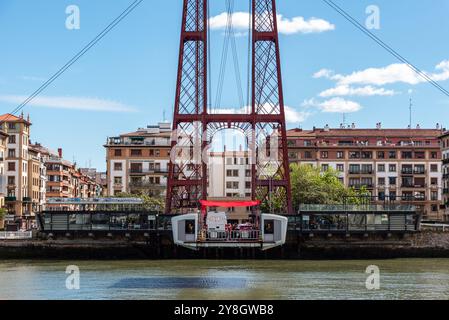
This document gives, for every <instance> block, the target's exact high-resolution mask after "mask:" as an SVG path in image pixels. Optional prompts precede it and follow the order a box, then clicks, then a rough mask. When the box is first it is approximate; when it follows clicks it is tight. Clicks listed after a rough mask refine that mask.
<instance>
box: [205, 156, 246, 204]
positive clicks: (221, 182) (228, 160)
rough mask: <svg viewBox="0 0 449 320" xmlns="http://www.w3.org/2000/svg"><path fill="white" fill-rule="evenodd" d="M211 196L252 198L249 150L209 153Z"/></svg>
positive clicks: (209, 190)
mask: <svg viewBox="0 0 449 320" xmlns="http://www.w3.org/2000/svg"><path fill="white" fill-rule="evenodd" d="M208 168H209V173H208V174H209V186H208V195H209V197H211V198H246V199H248V198H249V199H250V198H251V165H250V164H249V157H248V152H245V151H225V152H212V153H210V155H209V166H208Z"/></svg>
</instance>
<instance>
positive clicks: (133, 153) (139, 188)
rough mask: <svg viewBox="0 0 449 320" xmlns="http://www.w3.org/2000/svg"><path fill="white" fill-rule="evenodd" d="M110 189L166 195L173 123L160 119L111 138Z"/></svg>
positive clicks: (108, 146)
mask: <svg viewBox="0 0 449 320" xmlns="http://www.w3.org/2000/svg"><path fill="white" fill-rule="evenodd" d="M104 147H105V148H106V162H107V190H108V195H109V196H114V195H117V194H119V193H135V194H141V193H144V194H147V195H151V196H162V197H163V196H165V194H166V188H167V176H168V165H169V162H170V149H171V125H170V124H169V123H159V124H158V125H155V126H148V127H147V128H143V129H138V130H137V131H136V132H132V133H127V134H122V135H120V136H118V137H112V138H108V140H107V143H106V145H105V146H104Z"/></svg>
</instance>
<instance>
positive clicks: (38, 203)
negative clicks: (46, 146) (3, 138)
mask: <svg viewBox="0 0 449 320" xmlns="http://www.w3.org/2000/svg"><path fill="white" fill-rule="evenodd" d="M28 153H29V157H28V197H27V198H26V199H24V202H25V203H26V207H27V212H30V213H31V216H32V217H33V218H34V214H35V213H36V212H39V211H41V210H43V209H44V208H45V201H46V194H45V192H43V191H44V189H45V186H46V181H47V177H46V175H45V172H46V170H45V165H44V159H43V157H42V155H41V153H40V150H39V149H38V148H35V147H34V146H33V145H32V144H30V145H29V149H28Z"/></svg>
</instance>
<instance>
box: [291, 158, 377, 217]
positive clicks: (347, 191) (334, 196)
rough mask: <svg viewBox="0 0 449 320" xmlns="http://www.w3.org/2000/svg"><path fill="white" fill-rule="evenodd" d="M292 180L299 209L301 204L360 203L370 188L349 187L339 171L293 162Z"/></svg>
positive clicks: (293, 196) (294, 204) (293, 198)
mask: <svg viewBox="0 0 449 320" xmlns="http://www.w3.org/2000/svg"><path fill="white" fill-rule="evenodd" d="M290 169H291V171H290V180H291V186H292V201H293V208H294V209H295V210H299V206H300V205H301V204H343V203H347V204H359V203H361V202H363V197H367V196H369V195H370V194H369V192H368V190H367V189H366V188H365V187H363V188H361V189H360V190H355V189H353V188H347V187H345V185H344V184H343V183H342V182H341V181H340V179H339V172H338V171H336V170H334V169H331V168H330V169H328V170H327V171H325V172H321V170H320V168H317V167H313V166H310V165H299V164H291V166H290Z"/></svg>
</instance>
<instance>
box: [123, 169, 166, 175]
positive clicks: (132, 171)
mask: <svg viewBox="0 0 449 320" xmlns="http://www.w3.org/2000/svg"><path fill="white" fill-rule="evenodd" d="M129 173H130V174H131V175H145V174H168V170H167V169H130V170H129Z"/></svg>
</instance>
